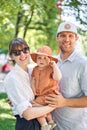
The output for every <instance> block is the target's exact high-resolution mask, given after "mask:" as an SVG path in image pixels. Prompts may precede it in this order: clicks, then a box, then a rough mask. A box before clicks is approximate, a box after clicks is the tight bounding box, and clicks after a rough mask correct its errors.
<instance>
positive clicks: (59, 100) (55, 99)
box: [45, 92, 66, 108]
mask: <svg viewBox="0 0 87 130" xmlns="http://www.w3.org/2000/svg"><path fill="white" fill-rule="evenodd" d="M45 102H46V103H47V104H49V106H51V107H56V108H59V107H65V106H66V99H65V98H64V97H63V96H62V94H61V93H60V92H56V94H49V95H48V96H46V97H45Z"/></svg>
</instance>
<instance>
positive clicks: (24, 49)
mask: <svg viewBox="0 0 87 130" xmlns="http://www.w3.org/2000/svg"><path fill="white" fill-rule="evenodd" d="M21 52H23V53H24V54H27V53H29V47H25V48H23V49H22V50H13V52H12V53H13V54H14V56H19V55H21Z"/></svg>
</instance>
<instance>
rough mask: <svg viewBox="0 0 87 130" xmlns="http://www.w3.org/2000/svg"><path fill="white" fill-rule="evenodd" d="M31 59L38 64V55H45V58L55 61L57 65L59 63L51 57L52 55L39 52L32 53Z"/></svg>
mask: <svg viewBox="0 0 87 130" xmlns="http://www.w3.org/2000/svg"><path fill="white" fill-rule="evenodd" d="M30 55H31V58H32V60H33V61H34V62H35V63H36V62H37V55H44V56H48V57H49V58H50V59H51V60H53V61H55V62H56V63H57V62H58V59H57V58H55V57H53V56H50V55H47V54H45V53H40V52H37V53H31V54H30Z"/></svg>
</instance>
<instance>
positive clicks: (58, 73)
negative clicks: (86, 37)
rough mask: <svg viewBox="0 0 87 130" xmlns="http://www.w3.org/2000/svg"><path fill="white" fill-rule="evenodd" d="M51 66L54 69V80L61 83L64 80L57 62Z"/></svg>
mask: <svg viewBox="0 0 87 130" xmlns="http://www.w3.org/2000/svg"><path fill="white" fill-rule="evenodd" d="M50 65H51V66H52V67H53V79H54V80H58V81H59V80H60V79H61V78H62V74H61V71H60V69H59V68H58V66H57V64H56V63H55V61H51V62H50Z"/></svg>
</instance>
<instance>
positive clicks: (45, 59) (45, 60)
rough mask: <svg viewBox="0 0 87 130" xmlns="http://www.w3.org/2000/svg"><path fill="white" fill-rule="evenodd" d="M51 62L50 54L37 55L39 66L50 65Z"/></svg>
mask: <svg viewBox="0 0 87 130" xmlns="http://www.w3.org/2000/svg"><path fill="white" fill-rule="evenodd" d="M49 63H50V58H49V57H48V56H45V55H38V56H37V65H38V66H39V67H42V68H44V67H46V66H48V65H49Z"/></svg>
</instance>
